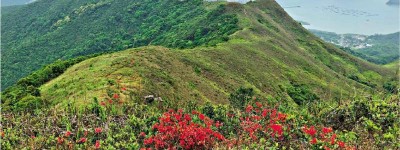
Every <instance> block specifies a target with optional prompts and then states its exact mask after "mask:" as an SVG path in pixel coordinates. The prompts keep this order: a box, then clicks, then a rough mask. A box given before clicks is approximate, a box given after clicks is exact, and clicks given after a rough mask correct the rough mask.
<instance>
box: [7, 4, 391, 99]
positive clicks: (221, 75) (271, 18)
mask: <svg viewBox="0 0 400 150" xmlns="http://www.w3.org/2000/svg"><path fill="white" fill-rule="evenodd" d="M225 5H226V7H225V9H226V10H225V13H227V14H236V15H237V17H238V18H239V22H238V25H239V27H241V28H242V30H240V31H237V32H236V33H234V34H233V35H231V36H230V40H229V41H228V42H225V43H220V44H217V46H214V47H204V46H200V47H196V48H193V49H184V50H183V49H170V48H165V47H157V46H150V47H141V48H137V49H129V50H126V51H122V52H117V53H112V54H106V55H102V56H99V57H95V58H91V59H88V60H86V61H83V62H82V63H79V64H77V65H74V66H73V67H71V68H69V69H68V70H66V72H65V73H64V74H62V75H61V76H59V77H57V78H56V79H54V80H52V81H50V82H48V83H46V84H44V85H43V86H41V87H40V88H39V89H40V93H41V98H42V99H43V100H44V101H45V102H47V103H49V104H52V105H57V104H59V103H61V104H68V103H70V102H74V103H77V104H85V103H89V102H90V101H91V100H92V98H93V97H98V98H104V97H106V95H107V94H109V93H112V92H113V91H118V90H120V89H119V88H121V87H125V88H127V89H131V91H130V93H129V95H130V96H131V98H132V97H135V98H136V99H141V98H142V97H143V96H146V95H149V94H154V95H158V96H160V97H162V98H163V99H167V100H171V99H173V100H181V102H182V103H185V102H186V101H189V100H197V101H198V102H204V101H206V100H209V101H212V102H214V103H226V102H227V98H228V97H229V94H230V93H232V92H234V91H235V90H236V89H237V88H239V87H240V86H245V87H252V88H254V89H255V91H256V93H257V94H258V95H260V96H262V97H269V96H277V97H280V98H282V100H283V101H286V102H289V103H292V102H293V101H291V100H290V99H293V95H291V94H289V93H290V92H288V90H289V89H291V88H293V87H297V85H305V86H307V87H309V88H311V91H312V93H316V94H317V95H318V96H319V97H320V99H321V101H319V102H326V103H329V102H332V100H334V99H343V100H346V99H347V98H349V97H354V96H362V95H363V94H368V93H369V92H370V91H376V90H377V89H380V88H381V86H382V82H383V81H385V80H387V79H389V77H392V76H393V75H394V74H395V73H394V71H393V70H389V69H386V68H383V67H380V66H377V65H373V64H370V63H367V62H365V61H362V60H360V59H357V58H355V57H353V56H350V55H348V54H346V53H345V52H343V51H342V50H340V49H337V48H336V47H334V46H333V45H330V44H326V43H325V42H323V41H322V40H320V39H318V38H317V37H315V36H313V35H312V34H311V33H309V32H308V31H307V30H306V29H304V28H302V27H301V25H300V24H298V23H297V22H296V21H294V20H293V19H292V18H290V17H289V16H288V15H287V14H286V13H285V12H284V10H283V9H282V8H281V7H280V6H279V5H278V4H277V3H276V2H274V1H270V0H264V1H258V2H252V3H248V4H246V5H240V4H237V3H226V4H225ZM294 96H296V95H294ZM127 99H128V98H126V100H127ZM10 105H11V106H12V105H13V104H10ZM52 105H49V106H52ZM80 106H82V105H80Z"/></svg>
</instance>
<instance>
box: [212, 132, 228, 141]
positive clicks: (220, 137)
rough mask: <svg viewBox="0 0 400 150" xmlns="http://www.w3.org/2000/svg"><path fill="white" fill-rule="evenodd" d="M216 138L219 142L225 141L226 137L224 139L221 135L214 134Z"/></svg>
mask: <svg viewBox="0 0 400 150" xmlns="http://www.w3.org/2000/svg"><path fill="white" fill-rule="evenodd" d="M214 136H215V137H216V138H217V139H218V140H221V141H223V140H225V137H224V136H223V135H222V134H221V133H218V132H214Z"/></svg>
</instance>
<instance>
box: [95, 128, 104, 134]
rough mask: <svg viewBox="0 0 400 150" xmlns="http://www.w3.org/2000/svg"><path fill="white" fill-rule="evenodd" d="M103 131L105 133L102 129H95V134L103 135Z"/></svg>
mask: <svg viewBox="0 0 400 150" xmlns="http://www.w3.org/2000/svg"><path fill="white" fill-rule="evenodd" d="M101 131H103V129H101V128H95V129H94V132H95V133H96V134H99V133H101Z"/></svg>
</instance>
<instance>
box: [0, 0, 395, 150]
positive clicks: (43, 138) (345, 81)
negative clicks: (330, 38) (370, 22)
mask: <svg viewBox="0 0 400 150" xmlns="http://www.w3.org/2000/svg"><path fill="white" fill-rule="evenodd" d="M41 2H43V3H42V5H27V6H26V8H21V9H18V11H21V10H23V9H28V8H31V7H46V6H47V7H55V6H57V7H59V8H57V9H54V10H57V11H60V12H64V15H61V16H65V14H71V11H68V10H64V11H61V10H59V9H60V8H65V6H74V5H75V4H76V6H74V7H77V8H81V9H82V10H87V9H88V8H90V9H89V10H92V8H93V7H95V6H97V5H96V4H98V3H95V6H93V5H91V4H94V2H93V1H90V2H83V1H70V2H74V5H67V3H66V1H62V2H65V4H64V5H62V6H63V7H61V5H53V4H60V2H61V0H60V1H58V0H53V1H45V0H42V1H38V2H37V3H39V4H40V3H41ZM102 2H110V3H107V6H104V7H100V8H99V9H101V10H102V11H98V12H96V13H89V14H90V16H91V15H93V16H97V18H100V19H102V18H109V17H110V16H102V15H100V14H102V13H104V12H108V11H109V12H110V13H111V12H114V11H116V10H117V9H116V8H119V9H118V10H119V11H121V10H124V9H123V8H125V7H126V6H131V4H132V5H134V6H138V5H139V6H160V9H153V7H143V8H142V9H138V8H136V7H135V8H136V9H133V10H132V12H133V13H135V14H136V12H141V13H140V14H141V15H143V14H147V13H149V12H151V13H152V14H165V13H161V12H162V11H166V12H170V13H171V14H174V12H181V11H180V10H182V13H183V12H184V14H186V15H188V16H186V15H183V16H186V17H183V16H181V15H178V14H175V15H172V16H171V17H167V18H168V19H166V20H164V19H165V18H164V19H163V18H158V19H155V20H148V21H149V22H146V20H147V19H144V21H143V20H142V21H143V22H134V23H136V24H141V23H143V24H145V23H148V24H146V25H149V24H150V25H152V24H153V23H152V22H154V21H155V22H158V21H157V20H159V19H161V20H162V21H160V22H169V21H174V20H176V19H178V20H179V18H180V17H179V16H181V17H183V18H185V19H186V20H185V21H186V22H185V21H182V22H181V23H177V24H176V22H175V23H172V24H171V25H172V27H171V29H170V30H167V29H165V30H164V28H163V30H162V32H161V29H160V32H157V33H154V34H153V33H152V34H146V35H144V34H142V33H140V34H139V33H138V34H129V35H130V36H133V37H136V39H137V38H139V37H140V39H150V42H149V41H147V42H148V43H147V42H146V40H145V42H143V43H142V44H139V45H136V46H140V47H137V48H134V47H136V46H134V45H131V46H129V44H128V46H124V43H122V45H121V43H118V42H117V43H116V44H115V45H114V46H116V47H120V48H127V49H126V50H124V51H118V52H112V53H111V52H109V51H113V50H114V49H112V46H113V45H111V46H110V45H108V46H109V47H107V46H104V45H102V46H100V47H97V48H96V49H94V50H93V51H86V49H85V50H83V49H81V50H79V51H78V50H77V49H75V50H74V49H72V50H73V51H72V50H71V51H72V52H77V53H76V54H82V55H83V54H91V53H97V52H109V53H102V54H94V55H87V56H81V57H74V58H72V59H66V60H57V61H55V62H53V63H51V64H49V65H46V66H45V67H42V68H41V69H39V70H37V71H35V72H33V73H31V74H30V75H28V76H26V77H24V78H22V79H20V80H19V81H18V82H17V83H16V84H13V85H12V86H9V87H8V88H7V89H5V90H4V91H3V92H2V93H1V94H2V95H1V98H2V99H1V104H2V105H1V110H2V119H1V125H2V126H0V138H1V147H2V149H141V148H150V149H167V148H171V149H321V148H324V149H328V148H329V149H356V148H357V149H379V148H384V149H396V148H398V147H399V142H398V140H397V139H398V137H400V128H399V123H400V122H399V121H398V114H399V113H398V110H400V109H399V106H398V105H396V103H397V102H398V95H395V94H396V92H397V91H398V85H397V80H395V79H396V76H395V74H396V71H395V70H394V69H391V68H387V67H383V66H378V65H374V64H371V63H368V62H366V61H363V60H361V59H359V58H356V57H354V56H351V55H349V54H347V53H346V52H344V51H342V50H341V49H338V48H336V47H335V46H334V45H331V44H327V43H325V42H324V41H322V40H321V39H319V38H317V37H315V36H314V35H313V34H311V33H310V32H308V31H307V30H306V29H304V28H303V27H302V26H301V25H300V24H299V23H298V22H296V21H294V20H293V19H292V18H290V16H288V15H287V14H286V12H284V10H283V9H282V8H281V7H280V6H279V5H278V4H277V3H276V2H275V1H274V0H259V1H256V2H250V3H248V4H245V5H241V4H238V3H229V2H213V3H209V2H203V1H180V0H179V1H178V0H177V1H168V2H171V3H173V4H174V5H172V6H170V5H169V3H167V2H166V1H118V3H116V2H115V3H114V1H102ZM119 2H121V3H119ZM163 2H165V3H163ZM78 3H82V6H79V5H78ZM35 4H36V3H35ZM45 4H48V5H45ZM193 4H199V5H193ZM88 5H89V6H88ZM114 5H115V6H114ZM161 5H163V6H161ZM164 6H165V7H166V6H168V7H169V9H167V8H161V7H164ZM111 8H113V9H111ZM140 8H141V7H140ZM172 8H176V9H172ZM49 10H52V9H49ZM71 10H74V9H71ZM189 10H190V11H189ZM199 10H200V12H205V13H193V12H197V11H199ZM92 11H94V10H92ZM67 12H69V13H67ZM72 12H73V13H74V11H72ZM85 12H87V11H85ZM73 13H72V14H73ZM45 14H47V13H45ZM167 14H168V13H167ZM47 15H49V16H51V14H47ZM42 16H46V15H43V14H42ZM71 16H73V15H71ZM83 16H85V15H83ZM61 18H64V17H61ZM71 18H73V17H70V19H71ZM193 18H196V19H193ZM36 19H37V18H36ZM84 19H85V18H84ZM84 19H82V18H79V17H78V19H77V20H76V21H77V22H79V23H86V22H88V21H87V20H84ZM67 20H68V19H67ZM71 20H73V19H71ZM71 22H73V21H71ZM92 22H97V23H101V22H99V21H98V20H92ZM14 23H17V22H14ZM112 23H114V22H112ZM28 24H29V23H28ZM160 24H161V23H160ZM30 25H32V26H34V25H35V24H30ZM75 25H76V24H75ZM75 25H73V24H72V23H70V22H67V23H65V24H63V25H62V28H60V29H56V30H55V31H54V32H52V34H51V35H52V36H56V37H58V38H51V39H47V40H49V42H48V43H52V42H53V41H56V42H60V41H61V39H62V40H63V41H62V42H63V43H71V42H72V43H74V42H75V40H77V41H79V42H81V41H86V42H89V43H90V42H92V39H96V38H97V37H98V36H94V37H92V38H91V39H86V38H83V39H79V38H72V37H74V36H71V35H76V36H77V37H85V36H84V34H85V33H87V32H86V31H84V30H83V29H82V30H81V32H71V31H72V29H70V30H65V31H64V29H68V28H72V27H76V26H75ZM158 25H159V24H155V27H158ZM37 27H40V26H37ZM85 27H86V28H85V29H86V30H90V28H96V29H95V30H93V31H101V33H102V34H103V33H104V36H103V37H101V38H106V39H108V38H113V36H111V35H114V34H112V33H114V32H106V31H108V30H109V29H112V30H117V29H120V28H118V27H119V26H111V27H112V28H111V27H109V26H107V28H109V29H107V30H101V29H102V28H105V26H104V24H99V26H98V27H97V26H94V25H93V24H90V23H88V24H87V25H85ZM139 29H140V32H145V31H146V33H147V31H148V30H147V29H149V30H150V31H151V29H153V26H152V27H151V28H150V27H149V28H147V27H146V28H138V30H137V31H139ZM142 29H143V30H142ZM144 29H146V30H144ZM26 30H33V31H35V32H38V31H40V30H36V29H35V28H32V27H29V28H27V29H26ZM43 30H51V29H48V28H43ZM59 30H62V31H63V32H59ZM66 31H70V34H71V35H69V34H67V33H64V32H66ZM203 31H204V32H203ZM206 31H207V32H206ZM124 32H125V31H124ZM106 33H107V34H106ZM121 33H123V32H122V31H121ZM202 33H204V34H202ZM19 34H26V35H25V36H28V35H29V36H30V35H31V32H29V33H19ZM53 34H54V35H53ZM81 34H82V35H81ZM110 34H111V35H110ZM10 35H11V34H9V35H8V36H10ZM192 35H194V36H192ZM52 36H49V37H52ZM64 37H65V38H64ZM69 38H72V39H69ZM12 39H13V38H12ZM21 39H23V38H21ZM13 40H14V39H13ZM16 41H18V40H16ZM136 41H137V40H135V39H133V40H132V39H131V40H127V41H126V42H127V43H129V42H132V43H133V44H138V43H136ZM75 43H76V42H75ZM99 43H100V44H102V43H103V42H99ZM139 43H141V42H139ZM42 44H43V43H42ZM28 45H29V44H28ZM39 45H41V44H39ZM39 45H37V46H39ZM56 45H57V43H55V44H54V43H53V45H52V46H56ZM76 45H78V46H87V45H85V44H82V43H76ZM76 45H70V46H76ZM103 46H104V47H103ZM10 47H13V46H10ZM130 47H132V48H130ZM32 48H36V47H34V46H33V47H32ZM42 48H43V47H42ZM102 48H105V50H101V49H102ZM108 48H109V49H108ZM115 50H116V49H115ZM13 52H14V53H15V54H14V55H12V56H15V57H18V58H19V57H20V55H17V54H18V49H14V51H13ZM53 52H54V51H48V53H47V54H49V55H50V54H53ZM60 52H61V51H60ZM67 52H69V50H66V51H65V53H67ZM78 52H79V53H78ZM21 53H22V54H23V53H24V52H23V51H21ZM25 53H26V52H25ZM38 53H40V54H42V52H38ZM32 55H36V54H32ZM57 55H59V54H57ZM37 56H41V55H37ZM52 56H53V55H52ZM73 56H75V55H71V57H73ZM54 57H56V55H54ZM27 58H30V57H27ZM33 58H38V59H39V58H41V57H33ZM67 58H68V57H67ZM13 59H15V58H13ZM48 61H49V62H50V60H48ZM38 62H39V61H38ZM43 64H47V63H43ZM27 67H29V66H27ZM35 67H39V66H35ZM21 69H23V68H21ZM27 72H30V71H27ZM384 89H385V90H387V91H390V92H391V93H394V94H390V93H389V92H386V91H384ZM148 95H154V96H155V97H156V98H157V100H155V99H151V98H147V99H145V98H144V96H148ZM159 97H160V98H161V99H162V100H161V99H160V98H159ZM381 135H383V136H381Z"/></svg>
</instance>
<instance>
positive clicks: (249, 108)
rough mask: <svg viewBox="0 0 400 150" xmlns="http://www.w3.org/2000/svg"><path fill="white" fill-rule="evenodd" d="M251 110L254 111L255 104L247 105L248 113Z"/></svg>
mask: <svg viewBox="0 0 400 150" xmlns="http://www.w3.org/2000/svg"><path fill="white" fill-rule="evenodd" d="M251 111H253V106H251V105H247V107H246V113H250V112H251Z"/></svg>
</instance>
